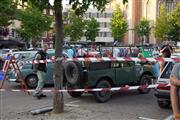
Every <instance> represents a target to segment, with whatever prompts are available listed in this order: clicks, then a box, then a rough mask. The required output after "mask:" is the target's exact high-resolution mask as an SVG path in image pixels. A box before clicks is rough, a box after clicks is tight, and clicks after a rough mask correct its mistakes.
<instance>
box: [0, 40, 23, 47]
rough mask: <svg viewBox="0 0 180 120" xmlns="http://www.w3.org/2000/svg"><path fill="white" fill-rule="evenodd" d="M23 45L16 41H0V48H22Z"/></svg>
mask: <svg viewBox="0 0 180 120" xmlns="http://www.w3.org/2000/svg"><path fill="white" fill-rule="evenodd" d="M24 46H25V44H24V43H22V42H20V41H17V40H0V48H11V47H24Z"/></svg>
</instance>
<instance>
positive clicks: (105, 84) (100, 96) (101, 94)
mask: <svg viewBox="0 0 180 120" xmlns="http://www.w3.org/2000/svg"><path fill="white" fill-rule="evenodd" d="M96 88H103V90H101V91H96V92H94V97H95V98H96V100H97V102H100V103H103V102H107V101H108V100H109V99H110V98H111V94H112V93H111V91H110V90H108V89H109V88H111V83H110V82H109V81H108V80H106V79H103V80H100V81H99V82H98V83H97V85H96Z"/></svg>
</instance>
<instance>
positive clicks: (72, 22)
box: [64, 11, 85, 41]
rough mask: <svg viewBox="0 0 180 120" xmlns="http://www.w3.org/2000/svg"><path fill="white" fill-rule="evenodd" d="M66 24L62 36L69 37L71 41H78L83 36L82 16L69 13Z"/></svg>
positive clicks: (72, 12)
mask: <svg viewBox="0 0 180 120" xmlns="http://www.w3.org/2000/svg"><path fill="white" fill-rule="evenodd" d="M67 20H68V24H67V25H65V26H64V34H65V36H66V37H70V40H71V41H77V40H80V39H81V37H82V36H83V35H84V32H83V30H84V25H85V24H84V21H83V18H82V16H77V15H76V14H75V12H74V11H70V12H69V15H68V17H67Z"/></svg>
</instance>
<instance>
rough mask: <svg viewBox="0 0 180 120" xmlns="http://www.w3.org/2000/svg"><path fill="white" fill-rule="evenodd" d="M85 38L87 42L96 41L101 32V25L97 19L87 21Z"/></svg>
mask: <svg viewBox="0 0 180 120" xmlns="http://www.w3.org/2000/svg"><path fill="white" fill-rule="evenodd" d="M85 23H86V25H85V37H86V40H91V41H95V39H96V36H97V35H98V32H99V29H98V28H99V23H98V22H97V20H96V19H95V18H91V19H90V20H86V21H85Z"/></svg>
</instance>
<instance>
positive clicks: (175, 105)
mask: <svg viewBox="0 0 180 120" xmlns="http://www.w3.org/2000/svg"><path fill="white" fill-rule="evenodd" d="M170 83H171V90H170V96H171V104H172V110H173V116H174V119H175V120H180V103H179V97H180V96H179V88H180V63H176V64H175V65H174V67H173V69H172V71H171V76H170Z"/></svg>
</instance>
